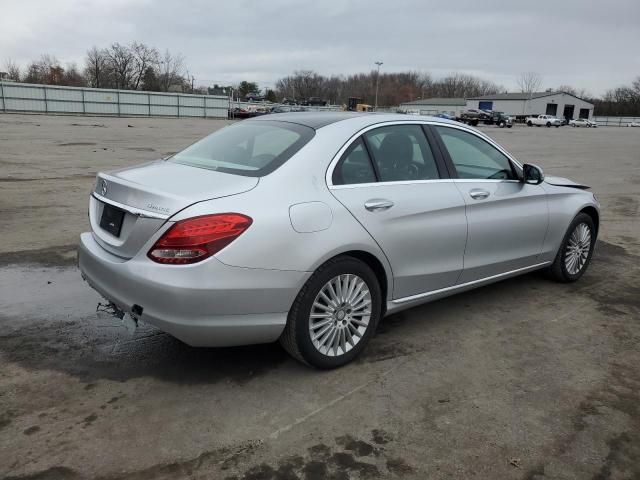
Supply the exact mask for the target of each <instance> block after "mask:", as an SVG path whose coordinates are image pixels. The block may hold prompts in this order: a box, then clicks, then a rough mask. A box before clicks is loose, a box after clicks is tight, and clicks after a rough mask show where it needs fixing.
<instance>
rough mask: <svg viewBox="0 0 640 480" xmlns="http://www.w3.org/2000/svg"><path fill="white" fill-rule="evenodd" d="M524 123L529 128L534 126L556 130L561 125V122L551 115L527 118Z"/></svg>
mask: <svg viewBox="0 0 640 480" xmlns="http://www.w3.org/2000/svg"><path fill="white" fill-rule="evenodd" d="M525 122H526V124H527V125H528V126H530V127H533V126H534V125H535V126H536V127H542V126H543V125H544V126H546V127H556V128H557V127H559V126H560V125H562V121H561V120H560V119H559V118H558V117H554V116H553V115H536V116H533V117H527V118H526V120H525Z"/></svg>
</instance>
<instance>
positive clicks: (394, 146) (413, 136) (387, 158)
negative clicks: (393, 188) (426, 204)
mask: <svg viewBox="0 0 640 480" xmlns="http://www.w3.org/2000/svg"><path fill="white" fill-rule="evenodd" d="M364 136H365V138H366V140H367V145H368V146H369V147H370V150H371V154H372V155H373V158H374V160H375V162H376V167H377V169H378V173H379V175H380V181H381V182H394V181H403V180H405V181H406V180H433V179H438V178H440V175H439V173H438V167H437V166H436V161H435V158H434V156H433V152H432V151H431V147H430V146H429V143H428V142H427V138H426V137H425V135H424V132H423V131H422V128H421V127H420V126H419V125H391V126H388V127H380V128H376V129H374V130H371V131H369V132H367V133H365V134H364Z"/></svg>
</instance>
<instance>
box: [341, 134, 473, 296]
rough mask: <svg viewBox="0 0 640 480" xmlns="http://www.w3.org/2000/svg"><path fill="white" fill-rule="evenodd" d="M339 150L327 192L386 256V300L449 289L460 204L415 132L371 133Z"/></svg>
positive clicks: (459, 253)
mask: <svg viewBox="0 0 640 480" xmlns="http://www.w3.org/2000/svg"><path fill="white" fill-rule="evenodd" d="M343 150H344V152H343V153H342V155H341V157H340V160H339V161H338V162H337V163H336V165H335V167H334V168H333V171H332V173H331V177H330V185H329V188H330V189H331V192H332V194H333V195H334V196H335V197H336V198H337V199H338V200H339V201H340V202H341V203H342V204H343V205H344V206H345V207H346V208H347V209H348V210H349V211H350V212H351V214H352V215H353V216H354V217H355V218H356V219H357V220H358V222H360V224H362V226H363V227H364V228H365V229H366V230H367V231H368V232H369V233H370V234H371V236H372V237H373V239H374V240H375V241H376V242H377V243H378V245H379V246H380V248H381V249H382V250H383V252H384V253H385V255H386V256H387V258H388V260H389V263H390V265H391V269H392V271H393V279H394V282H393V285H394V287H393V294H392V296H393V298H394V299H398V298H404V297H409V296H412V295H417V294H421V293H424V292H427V291H431V290H437V289H440V288H444V287H449V286H452V285H454V284H455V282H456V280H457V278H458V276H459V275H460V273H461V271H462V259H463V254H464V246H465V240H466V232H467V222H466V217H465V205H464V200H463V199H462V195H461V194H460V191H459V190H458V189H457V188H456V186H455V185H454V183H453V181H452V180H451V179H450V178H448V175H447V174H446V167H445V165H444V162H443V160H442V158H441V157H439V156H438V155H439V151H437V150H434V149H432V148H431V146H430V144H429V142H428V140H427V137H426V136H425V132H424V130H423V128H422V126H421V125H419V124H406V123H405V124H395V125H387V126H380V127H377V128H372V129H369V130H368V131H366V132H364V133H363V134H362V135H361V136H360V137H358V138H357V139H355V140H354V141H353V142H352V143H350V145H348V147H345V148H344V149H343ZM434 151H435V152H436V153H437V154H434Z"/></svg>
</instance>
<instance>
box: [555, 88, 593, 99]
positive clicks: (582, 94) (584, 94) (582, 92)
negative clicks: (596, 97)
mask: <svg viewBox="0 0 640 480" xmlns="http://www.w3.org/2000/svg"><path fill="white" fill-rule="evenodd" d="M556 91H558V92H564V93H568V94H570V95H573V96H574V97H579V98H590V97H591V95H590V94H589V92H588V91H587V90H586V89H584V88H580V89H578V88H575V87H572V86H571V85H560V86H559V87H558V88H556Z"/></svg>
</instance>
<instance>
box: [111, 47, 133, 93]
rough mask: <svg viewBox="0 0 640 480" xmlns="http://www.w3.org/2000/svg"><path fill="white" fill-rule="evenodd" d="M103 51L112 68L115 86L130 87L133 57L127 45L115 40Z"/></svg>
mask: <svg viewBox="0 0 640 480" xmlns="http://www.w3.org/2000/svg"><path fill="white" fill-rule="evenodd" d="M105 53H106V55H107V59H108V62H109V66H110V67H111V69H112V74H113V79H114V86H115V88H122V89H125V90H127V89H130V88H131V82H132V78H133V75H134V67H135V59H134V56H133V54H132V53H131V50H130V49H129V47H127V46H126V45H121V44H119V43H118V42H116V43H114V44H112V45H111V47H109V48H108V49H107V50H106V52H105Z"/></svg>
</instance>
